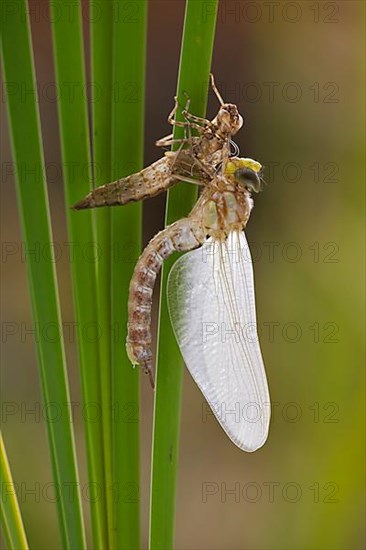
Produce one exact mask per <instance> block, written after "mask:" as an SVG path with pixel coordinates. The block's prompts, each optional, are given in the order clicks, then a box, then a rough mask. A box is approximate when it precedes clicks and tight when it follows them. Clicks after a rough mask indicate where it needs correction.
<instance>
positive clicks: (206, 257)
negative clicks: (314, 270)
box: [167, 232, 270, 452]
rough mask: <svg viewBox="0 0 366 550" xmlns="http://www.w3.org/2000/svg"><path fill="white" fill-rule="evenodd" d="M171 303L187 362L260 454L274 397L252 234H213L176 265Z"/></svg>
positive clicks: (222, 415) (245, 444)
mask: <svg viewBox="0 0 366 550" xmlns="http://www.w3.org/2000/svg"><path fill="white" fill-rule="evenodd" d="M167 293H168V307H169V313H170V318H171V321H172V325H173V329H174V332H175V335H176V338H177V341H178V344H179V347H180V349H181V352H182V355H183V358H184V360H185V363H186V365H187V367H188V369H189V371H190V373H191V375H192V376H193V378H194V380H195V382H196V383H197V385H198V386H199V388H200V389H201V391H202V393H203V394H204V396H205V398H206V400H207V401H208V403H209V405H210V406H211V408H212V410H213V412H214V414H215V416H216V417H217V419H218V421H219V422H220V424H221V426H222V427H223V429H224V430H225V432H226V433H227V435H228V436H229V437H230V439H231V440H232V441H233V442H234V443H235V444H236V445H237V446H238V447H240V448H241V449H243V450H245V451H248V452H252V451H255V450H256V449H258V448H259V447H261V446H262V445H263V444H264V443H265V441H266V439H267V435H268V428H269V420H270V399H269V392H268V386H267V380H266V374H265V370H264V365H263V359H262V355H261V350H260V347H259V342H258V336H257V329H256V313H255V297H254V281H253V270H252V261H251V256H250V250H249V247H248V243H247V241H246V238H245V234H244V232H232V233H230V234H229V236H228V238H227V240H226V241H224V242H222V243H220V242H218V241H215V240H213V239H208V240H207V241H206V242H205V243H204V244H203V246H202V247H201V248H199V249H197V250H195V251H192V252H188V253H187V254H185V255H184V256H182V257H181V258H180V259H179V260H178V261H177V262H176V263H175V264H174V266H173V268H172V270H171V272H170V274H169V280H168V288H167Z"/></svg>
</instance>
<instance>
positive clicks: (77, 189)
mask: <svg viewBox="0 0 366 550" xmlns="http://www.w3.org/2000/svg"><path fill="white" fill-rule="evenodd" d="M50 6H51V14H52V20H53V23H52V34H53V44H54V60H55V71H56V85H57V87H58V89H59V90H61V91H62V93H60V94H59V99H58V112H59V124H60V136H61V152H62V162H63V176H64V186H65V200H66V212H67V225H68V234H69V240H70V241H71V242H72V243H74V244H73V257H72V262H71V276H72V283H73V298H74V305H75V317H76V322H77V328H78V352H79V365H80V373H81V382H82V393H83V405H84V411H87V412H86V414H84V427H85V436H86V452H87V460H88V478H89V484H90V487H95V490H96V493H95V495H92V497H93V496H94V497H95V498H92V499H90V509H91V517H92V530H93V541H94V548H96V549H102V548H106V547H107V544H108V543H107V517H106V509H107V507H106V487H105V483H104V454H103V437H102V421H101V417H100V411H101V390H100V374H99V373H100V365H99V346H98V340H99V334H100V327H99V326H98V325H97V320H98V317H97V311H98V309H97V300H98V293H97V283H96V258H97V254H98V253H97V252H96V249H95V246H94V232H93V212H91V211H89V210H86V211H83V212H75V211H72V210H70V206H71V205H72V204H74V203H75V202H76V201H77V200H80V198H82V197H84V196H85V195H86V194H87V193H88V192H89V191H90V189H91V181H92V180H91V173H90V166H91V163H90V160H91V159H90V143H89V127H88V116H87V102H86V81H85V69H84V50H83V36H82V25H81V4H80V2H78V4H77V5H76V7H75V6H74V8H75V9H73V10H72V17H71V16H70V12H69V10H68V9H65V5H64V2H63V1H62V0H55V1H53V2H51V4H50ZM95 411H97V413H96V412H95ZM95 414H96V415H97V418H96V417H95Z"/></svg>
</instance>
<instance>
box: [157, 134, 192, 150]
mask: <svg viewBox="0 0 366 550" xmlns="http://www.w3.org/2000/svg"><path fill="white" fill-rule="evenodd" d="M190 141H191V139H190V138H182V139H178V138H173V134H169V136H165V137H163V138H161V139H159V140H158V141H156V142H155V145H156V146H157V147H169V145H174V144H182V143H183V144H186V143H189V142H190Z"/></svg>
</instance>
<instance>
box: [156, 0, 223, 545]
mask: <svg viewBox="0 0 366 550" xmlns="http://www.w3.org/2000/svg"><path fill="white" fill-rule="evenodd" d="M216 13H217V2H209V3H207V2H205V1H201V0H187V4H186V13H185V21H184V31H183V40H182V47H181V58H180V67H179V78H178V87H177V96H178V100H179V102H180V107H182V105H184V104H185V96H184V94H183V92H187V93H188V95H189V97H190V98H191V105H190V111H191V112H193V113H195V114H196V115H198V116H204V114H205V112H206V102H207V90H208V81H209V72H210V67H211V57H212V49H213V41H214V34H215V26H216ZM177 115H178V117H181V113H180V110H179V112H178V113H177ZM181 130H182V129H181V128H175V129H174V137H182V131H181ZM196 197H197V191H196V189H195V187H194V186H192V185H189V184H183V183H180V184H179V185H177V186H176V187H174V188H173V189H171V190H169V192H168V201H167V209H166V224H167V225H169V224H170V223H172V222H173V221H175V220H177V219H179V218H181V217H183V216H185V215H187V214H188V212H189V210H190V209H191V207H192V206H193V204H194V201H195V199H196ZM173 263H174V258H171V259H170V260H168V261H167V262H165V266H164V268H163V273H162V284H161V300H160V324H159V347H158V365H157V384H156V396H155V408H154V435H153V459H152V481H151V503H150V548H151V549H152V550H158V549H161V550H166V549H167V548H169V549H171V548H173V546H174V517H175V497H176V473H177V463H178V448H179V426H180V411H181V398H182V375H183V362H182V358H181V355H180V352H179V348H178V346H177V344H176V341H175V337H174V333H173V330H172V328H171V324H170V319H169V315H168V310H167V303H166V283H167V276H168V273H169V270H170V268H171V266H172V264H173Z"/></svg>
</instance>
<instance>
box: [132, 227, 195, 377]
mask: <svg viewBox="0 0 366 550" xmlns="http://www.w3.org/2000/svg"><path fill="white" fill-rule="evenodd" d="M204 239H205V234H204V231H203V230H202V228H201V226H200V224H199V221H198V219H197V218H195V217H188V218H183V219H182V220H179V221H177V222H175V223H173V224H172V225H170V226H169V227H167V228H166V229H164V230H163V231H161V232H160V233H158V234H157V235H156V236H155V237H154V238H153V239H152V240H151V241H150V243H149V244H148V245H147V247H146V248H145V250H144V251H143V253H142V254H141V256H140V258H139V260H138V262H137V264H136V267H135V271H134V273H133V276H132V279H131V283H130V289H129V297H128V325H127V342H126V349H127V354H128V357H129V359H130V361H131V362H132V363H133V364H134V365H136V364H137V365H140V366H141V367H142V369H143V370H144V371H145V372H146V373H147V374H149V376H150V382H151V383H152V384H153V376H152V351H151V338H152V337H151V307H152V295H153V289H154V287H155V281H156V278H157V275H158V273H159V271H160V269H161V266H162V264H163V261H164V260H165V259H166V258H168V257H169V256H170V255H171V254H172V253H173V252H175V251H187V250H193V249H194V248H197V247H198V246H200V244H202V242H203V241H204Z"/></svg>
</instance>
